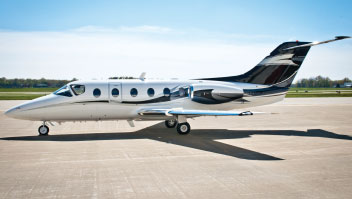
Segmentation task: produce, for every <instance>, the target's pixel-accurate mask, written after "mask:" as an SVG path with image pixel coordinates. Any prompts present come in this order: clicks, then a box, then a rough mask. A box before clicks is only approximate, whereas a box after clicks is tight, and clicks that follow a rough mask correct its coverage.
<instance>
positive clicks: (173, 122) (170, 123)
mask: <svg viewBox="0 0 352 199" xmlns="http://www.w3.org/2000/svg"><path fill="white" fill-rule="evenodd" d="M176 125H177V121H176V120H166V121H165V126H166V127H167V128H175V126H176Z"/></svg>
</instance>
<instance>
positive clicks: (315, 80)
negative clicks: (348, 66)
mask: <svg viewBox="0 0 352 199" xmlns="http://www.w3.org/2000/svg"><path fill="white" fill-rule="evenodd" d="M347 82H351V80H350V79H349V78H347V77H345V78H343V79H341V80H331V79H330V78H329V77H322V76H320V75H319V76H317V77H311V78H303V79H300V80H298V81H297V82H296V83H295V84H292V86H291V87H296V88H333V87H340V86H342V85H343V84H344V83H347Z"/></svg>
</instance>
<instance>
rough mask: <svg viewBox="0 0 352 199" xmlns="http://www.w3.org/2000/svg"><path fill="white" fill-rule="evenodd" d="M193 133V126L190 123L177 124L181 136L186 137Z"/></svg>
mask: <svg viewBox="0 0 352 199" xmlns="http://www.w3.org/2000/svg"><path fill="white" fill-rule="evenodd" d="M190 131H191V126H190V125H189V124H188V122H185V123H179V124H177V132H178V133H179V134H181V135H186V134H188V133H189V132H190Z"/></svg>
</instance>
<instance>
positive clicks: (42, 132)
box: [38, 121, 49, 135]
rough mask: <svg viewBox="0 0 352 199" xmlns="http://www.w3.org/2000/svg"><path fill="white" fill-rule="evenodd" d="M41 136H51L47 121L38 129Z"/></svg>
mask: <svg viewBox="0 0 352 199" xmlns="http://www.w3.org/2000/svg"><path fill="white" fill-rule="evenodd" d="M38 133H39V135H48V134H49V127H48V126H47V125H45V121H43V125H41V126H40V127H39V128H38Z"/></svg>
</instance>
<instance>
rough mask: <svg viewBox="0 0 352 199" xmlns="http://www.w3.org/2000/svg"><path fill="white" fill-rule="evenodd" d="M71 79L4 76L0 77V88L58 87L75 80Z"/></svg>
mask: <svg viewBox="0 0 352 199" xmlns="http://www.w3.org/2000/svg"><path fill="white" fill-rule="evenodd" d="M75 80H77V79H75V78H73V79H72V80H56V79H45V78H41V79H19V78H15V79H6V78H5V77H2V78H0V88H40V87H44V88H58V87H61V86H64V85H65V84H67V83H69V82H71V81H75Z"/></svg>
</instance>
